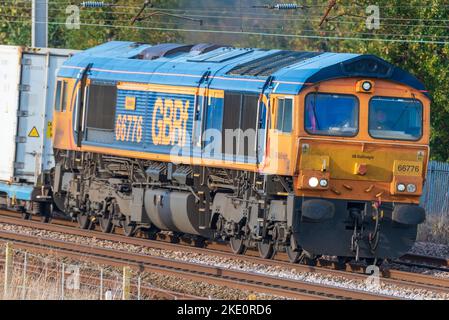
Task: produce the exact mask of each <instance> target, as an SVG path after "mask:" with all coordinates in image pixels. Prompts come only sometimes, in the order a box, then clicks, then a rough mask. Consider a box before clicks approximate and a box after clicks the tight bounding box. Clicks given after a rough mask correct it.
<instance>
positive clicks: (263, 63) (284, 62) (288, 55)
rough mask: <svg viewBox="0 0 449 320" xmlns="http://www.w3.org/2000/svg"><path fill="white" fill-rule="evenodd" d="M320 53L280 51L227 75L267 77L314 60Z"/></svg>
mask: <svg viewBox="0 0 449 320" xmlns="http://www.w3.org/2000/svg"><path fill="white" fill-rule="evenodd" d="M319 54H321V53H320V52H294V51H279V52H276V53H274V54H272V55H269V56H266V57H263V58H260V59H257V60H254V61H250V62H247V63H244V64H241V65H238V66H236V67H234V68H233V69H232V70H230V71H229V72H228V73H227V74H229V75H239V76H253V77H267V76H270V75H272V74H273V73H275V72H276V71H278V70H279V69H282V68H285V67H287V66H289V65H292V64H295V63H298V62H301V61H303V60H306V59H310V58H313V57H315V56H317V55H319Z"/></svg>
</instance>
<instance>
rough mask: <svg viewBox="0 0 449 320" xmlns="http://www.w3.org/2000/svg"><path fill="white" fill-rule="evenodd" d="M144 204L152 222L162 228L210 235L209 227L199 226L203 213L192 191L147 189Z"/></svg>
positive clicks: (205, 235)
mask: <svg viewBox="0 0 449 320" xmlns="http://www.w3.org/2000/svg"><path fill="white" fill-rule="evenodd" d="M144 206H145V210H146V212H147V214H148V216H149V218H150V220H151V222H152V223H153V224H154V225H155V226H156V227H158V228H159V229H161V230H168V231H174V232H179V233H186V234H192V235H199V236H204V237H208V236H209V231H208V230H207V229H200V228H199V221H200V219H199V218H200V216H199V215H200V214H201V213H200V212H199V210H198V203H197V201H196V198H195V196H194V195H193V194H192V193H191V192H179V191H169V190H164V189H152V190H147V191H146V192H145V199H144Z"/></svg>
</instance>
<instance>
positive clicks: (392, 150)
mask: <svg viewBox="0 0 449 320" xmlns="http://www.w3.org/2000/svg"><path fill="white" fill-rule="evenodd" d="M67 80H68V82H69V88H70V90H69V94H68V99H67V100H68V101H71V103H72V104H71V106H70V107H68V108H67V111H66V112H56V113H55V116H54V130H55V134H54V146H55V148H59V149H65V150H78V151H86V152H97V153H107V154H112V155H117V156H123V157H131V158H142V159H149V160H156V161H164V162H168V161H175V162H179V163H185V164H193V165H203V166H212V167H225V168H231V169H240V170H250V171H260V172H262V173H266V174H278V175H286V176H293V177H294V186H295V194H296V195H298V196H306V197H322V198H332V199H356V200H367V201H370V200H373V201H374V200H379V199H380V200H382V201H397V202H413V203H418V201H419V192H420V191H421V190H422V181H423V180H424V179H425V173H426V170H427V162H428V157H429V148H428V143H429V134H430V133H429V130H430V124H429V120H430V100H429V99H428V98H427V97H426V96H425V95H424V94H423V93H422V92H419V91H418V90H414V89H412V88H410V87H407V86H404V85H401V84H396V83H392V82H389V81H385V80H378V79H361V78H348V79H335V80H330V81H325V82H323V83H319V84H316V85H311V86H309V87H308V88H307V89H305V90H303V91H302V92H301V93H300V94H299V95H297V96H285V95H278V94H272V95H271V96H270V97H269V101H270V110H268V112H267V117H268V118H269V128H268V134H267V142H268V144H267V146H266V149H265V151H266V153H265V157H264V160H263V161H262V163H261V164H259V166H256V165H253V164H245V163H233V162H230V161H222V160H210V159H201V158H193V159H192V158H189V157H182V158H177V159H173V157H172V156H170V155H160V154H153V153H148V152H136V151H126V150H118V149H116V148H112V147H111V148H109V147H93V146H83V147H81V148H77V147H76V146H75V143H74V137H73V125H72V118H73V114H72V113H73V110H72V107H73V105H74V97H72V92H73V85H74V79H67ZM361 80H371V81H372V82H373V84H374V86H373V92H371V93H364V92H357V91H358V90H357V84H360V81H361ZM118 87H119V88H123V89H135V90H152V91H158V92H171V93H173V92H182V93H190V94H198V95H204V96H208V97H211V96H216V97H223V95H224V94H223V91H222V90H204V89H200V90H198V88H186V87H174V86H166V85H149V84H134V83H119V84H118ZM315 91H316V92H323V93H339V94H352V95H355V96H357V97H358V99H359V132H358V134H357V135H356V136H355V137H329V136H318V135H310V134H308V133H307V132H306V131H305V129H304V100H305V96H306V95H307V94H308V93H310V92H315ZM373 96H386V97H404V98H411V97H413V96H414V97H415V98H416V99H418V100H420V101H421V102H422V104H423V110H424V112H423V118H424V119H423V136H422V138H421V139H419V140H418V141H401V140H380V139H374V138H372V137H371V136H370V135H369V133H368V102H369V99H370V98H371V97H373ZM263 98H265V97H263ZM278 98H292V99H293V119H294V121H293V129H292V133H291V134H288V133H282V132H278V131H277V130H276V129H275V124H276V114H277V109H276V108H277V99H278ZM305 146H307V148H309V149H310V150H309V151H307V150H306V148H305ZM303 152H306V153H303ZM307 152H310V154H309V155H307ZM354 154H355V157H356V158H355V159H353V158H351V157H349V156H350V155H354ZM359 154H360V155H362V156H364V155H365V154H370V155H372V157H374V158H376V159H374V158H373V159H371V158H368V159H364V158H361V159H358V158H357V157H358V156H359ZM315 155H316V156H317V157H316V158H311V157H312V156H315ZM383 155H388V156H387V157H385V156H383ZM417 155H418V156H417ZM304 157H309V158H307V159H306V158H304ZM302 158H303V159H302ZM323 159H324V160H325V161H324V164H323ZM417 159H418V161H421V162H422V173H421V176H420V177H419V178H418V179H417V178H416V177H414V178H412V179H407V177H403V176H401V179H405V180H404V181H412V180H413V181H418V182H419V181H420V186H419V188H418V192H417V193H416V195H409V194H403V195H395V194H393V193H392V192H390V189H391V188H392V183H395V182H394V181H396V180H397V177H396V176H394V175H393V168H392V166H391V165H390V162H391V161H393V160H405V161H417ZM314 162H317V164H314ZM301 163H302V165H301ZM315 166H316V168H315ZM323 166H324V167H325V168H324V170H323ZM360 166H361V167H363V168H364V170H366V172H364V174H358V173H357V170H356V168H357V167H360ZM313 172H317V174H318V173H319V175H320V176H325V177H329V186H328V187H327V188H321V190H312V189H308V188H307V187H305V186H304V184H305V183H306V181H307V179H308V177H310V176H312V175H311V173H313Z"/></svg>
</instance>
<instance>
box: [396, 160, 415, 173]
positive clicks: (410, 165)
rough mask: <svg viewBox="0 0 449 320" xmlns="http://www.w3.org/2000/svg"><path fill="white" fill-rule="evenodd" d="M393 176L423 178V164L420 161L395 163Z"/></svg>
mask: <svg viewBox="0 0 449 320" xmlns="http://www.w3.org/2000/svg"><path fill="white" fill-rule="evenodd" d="M393 174H394V175H395V176H421V174H422V163H421V162H418V161H398V160H396V161H395V162H394V168H393Z"/></svg>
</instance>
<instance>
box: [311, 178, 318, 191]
mask: <svg viewBox="0 0 449 320" xmlns="http://www.w3.org/2000/svg"><path fill="white" fill-rule="evenodd" d="M318 183H319V182H318V178H316V177H312V178H310V179H309V186H311V187H312V188H316V187H317V186H318Z"/></svg>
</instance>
